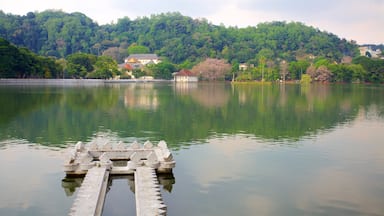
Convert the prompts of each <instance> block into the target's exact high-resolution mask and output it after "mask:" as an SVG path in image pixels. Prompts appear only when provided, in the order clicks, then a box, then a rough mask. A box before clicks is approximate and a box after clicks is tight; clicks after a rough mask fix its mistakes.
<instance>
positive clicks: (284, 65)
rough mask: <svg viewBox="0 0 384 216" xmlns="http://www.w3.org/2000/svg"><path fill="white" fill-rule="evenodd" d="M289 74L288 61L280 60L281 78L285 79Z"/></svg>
mask: <svg viewBox="0 0 384 216" xmlns="http://www.w3.org/2000/svg"><path fill="white" fill-rule="evenodd" d="M288 74H289V71H288V63H287V62H286V61H285V60H283V61H281V62H280V78H281V79H282V80H283V81H285V79H286V77H287V75H288Z"/></svg>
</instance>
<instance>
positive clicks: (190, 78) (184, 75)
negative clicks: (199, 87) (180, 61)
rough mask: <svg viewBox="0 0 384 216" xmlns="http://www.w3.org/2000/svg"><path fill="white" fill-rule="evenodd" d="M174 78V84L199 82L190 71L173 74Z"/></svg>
mask: <svg viewBox="0 0 384 216" xmlns="http://www.w3.org/2000/svg"><path fill="white" fill-rule="evenodd" d="M174 77H175V81H176V82H197V81H198V80H199V79H198V77H197V76H196V75H195V74H194V73H193V72H192V71H189V70H185V69H183V70H181V71H179V72H176V73H174Z"/></svg>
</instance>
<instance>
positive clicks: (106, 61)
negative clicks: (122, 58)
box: [87, 56, 118, 79]
mask: <svg viewBox="0 0 384 216" xmlns="http://www.w3.org/2000/svg"><path fill="white" fill-rule="evenodd" d="M117 73H118V68H117V63H116V61H115V60H113V59H112V58H111V57H110V56H99V57H97V61H96V63H95V70H94V71H93V72H91V73H89V74H87V78H93V79H108V78H112V77H113V76H116V74H117Z"/></svg>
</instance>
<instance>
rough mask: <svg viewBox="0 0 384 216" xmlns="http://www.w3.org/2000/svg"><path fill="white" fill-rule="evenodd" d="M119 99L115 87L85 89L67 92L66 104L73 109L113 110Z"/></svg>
mask: <svg viewBox="0 0 384 216" xmlns="http://www.w3.org/2000/svg"><path fill="white" fill-rule="evenodd" d="M118 98H119V92H118V89H117V88H113V87H93V88H90V87H83V88H80V87H79V88H69V89H67V90H66V94H65V103H67V104H68V105H69V106H70V107H71V108H75V109H84V110H94V109H104V110H108V109H110V108H113V107H114V106H115V104H116V103H117V101H118Z"/></svg>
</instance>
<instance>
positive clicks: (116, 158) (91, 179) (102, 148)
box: [64, 141, 175, 216]
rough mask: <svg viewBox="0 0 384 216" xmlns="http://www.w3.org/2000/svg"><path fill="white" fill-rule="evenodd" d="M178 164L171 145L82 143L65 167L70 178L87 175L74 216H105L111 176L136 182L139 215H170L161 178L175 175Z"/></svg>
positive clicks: (71, 211)
mask: <svg viewBox="0 0 384 216" xmlns="http://www.w3.org/2000/svg"><path fill="white" fill-rule="evenodd" d="M174 167H175V161H174V160H173V157H172V154H171V152H170V151H169V149H168V147H167V144H166V143H165V142H164V141H160V142H159V143H158V144H157V145H156V146H154V145H153V144H152V143H151V142H149V141H147V142H145V143H144V145H143V146H141V145H140V144H138V143H137V142H134V143H132V144H131V145H125V144H124V143H122V142H119V143H110V142H106V143H102V144H100V143H96V142H93V143H90V144H87V145H85V144H84V143H82V142H78V143H77V144H76V146H75V148H74V149H73V150H72V151H71V152H70V154H69V157H68V159H67V161H66V163H65V164H64V170H65V172H66V174H67V176H79V175H80V176H81V175H85V178H84V181H83V183H82V184H81V187H80V190H79V192H78V195H77V197H76V199H75V201H74V203H73V205H72V208H71V210H70V213H69V215H70V216H77V215H82V216H99V215H101V214H102V209H103V205H104V200H105V196H106V192H107V184H108V179H109V176H110V175H130V174H134V178H135V199H136V213H137V215H138V216H152V215H166V205H165V204H164V203H163V202H162V198H161V193H160V186H159V182H158V176H157V174H159V173H160V174H161V173H172V169H173V168H174Z"/></svg>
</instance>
